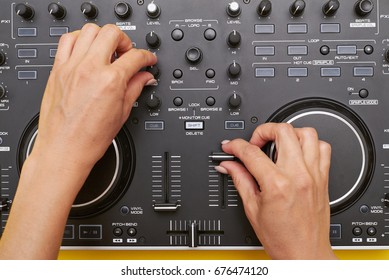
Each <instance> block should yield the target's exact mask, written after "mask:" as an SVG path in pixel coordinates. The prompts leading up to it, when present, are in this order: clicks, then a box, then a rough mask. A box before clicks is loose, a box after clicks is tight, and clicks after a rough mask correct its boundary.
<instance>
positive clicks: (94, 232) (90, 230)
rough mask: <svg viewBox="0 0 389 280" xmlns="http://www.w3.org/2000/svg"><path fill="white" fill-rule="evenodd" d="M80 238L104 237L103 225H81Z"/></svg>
mask: <svg viewBox="0 0 389 280" xmlns="http://www.w3.org/2000/svg"><path fill="white" fill-rule="evenodd" d="M79 231H80V232H79V237H80V239H102V231H103V228H102V225H80V226H79Z"/></svg>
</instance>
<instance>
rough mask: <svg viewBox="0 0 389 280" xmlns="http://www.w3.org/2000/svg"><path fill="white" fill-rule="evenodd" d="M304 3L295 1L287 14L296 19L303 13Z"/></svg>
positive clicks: (298, 0) (299, 0) (302, 0)
mask: <svg viewBox="0 0 389 280" xmlns="http://www.w3.org/2000/svg"><path fill="white" fill-rule="evenodd" d="M304 10H305V2H304V0H296V1H294V2H293V3H292V5H290V8H289V12H290V14H291V15H292V16H294V17H298V16H301V15H302V14H303V13H304Z"/></svg>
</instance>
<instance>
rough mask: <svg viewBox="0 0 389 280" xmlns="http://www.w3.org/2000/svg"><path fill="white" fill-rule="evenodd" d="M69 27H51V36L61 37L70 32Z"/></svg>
mask: <svg viewBox="0 0 389 280" xmlns="http://www.w3.org/2000/svg"><path fill="white" fill-rule="evenodd" d="M68 32H69V27H64V26H59V27H50V36H51V37H60V36H61V35H63V34H65V33H68Z"/></svg>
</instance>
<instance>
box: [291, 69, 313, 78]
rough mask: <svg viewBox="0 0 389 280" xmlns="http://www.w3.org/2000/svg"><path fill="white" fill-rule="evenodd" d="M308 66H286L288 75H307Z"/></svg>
mask: <svg viewBox="0 0 389 280" xmlns="http://www.w3.org/2000/svg"><path fill="white" fill-rule="evenodd" d="M307 76H308V68H288V77H307Z"/></svg>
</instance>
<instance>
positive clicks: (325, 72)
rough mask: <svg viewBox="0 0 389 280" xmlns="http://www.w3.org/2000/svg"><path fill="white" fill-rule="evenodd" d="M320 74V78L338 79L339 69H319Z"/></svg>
mask: <svg viewBox="0 0 389 280" xmlns="http://www.w3.org/2000/svg"><path fill="white" fill-rule="evenodd" d="M320 74H321V76H322V77H340V68H339V67H334V68H321V69H320Z"/></svg>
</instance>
